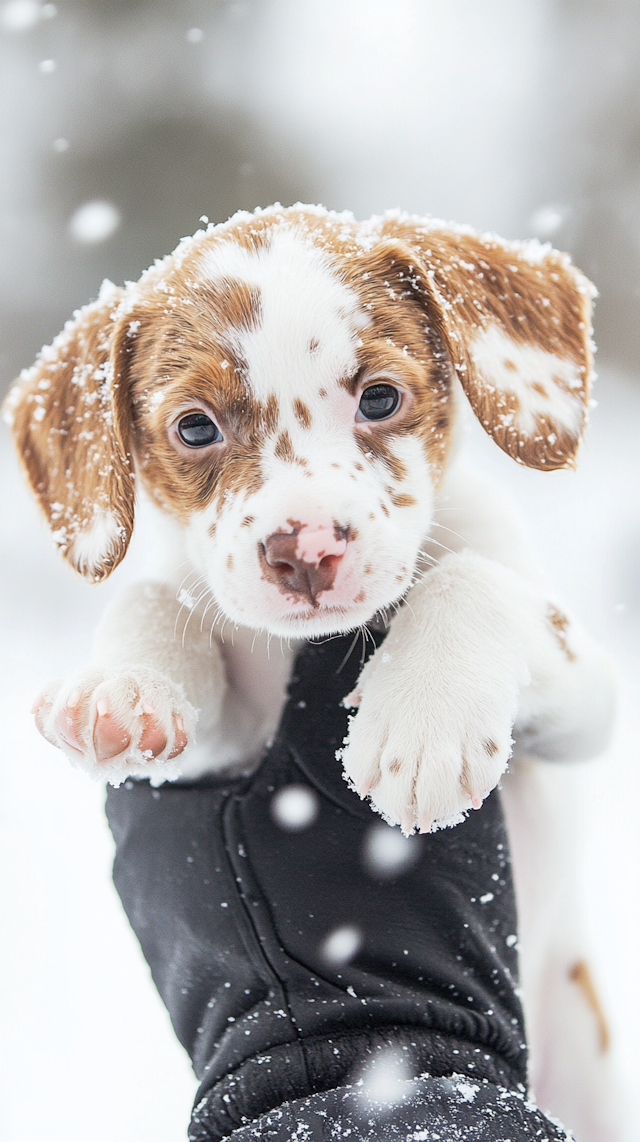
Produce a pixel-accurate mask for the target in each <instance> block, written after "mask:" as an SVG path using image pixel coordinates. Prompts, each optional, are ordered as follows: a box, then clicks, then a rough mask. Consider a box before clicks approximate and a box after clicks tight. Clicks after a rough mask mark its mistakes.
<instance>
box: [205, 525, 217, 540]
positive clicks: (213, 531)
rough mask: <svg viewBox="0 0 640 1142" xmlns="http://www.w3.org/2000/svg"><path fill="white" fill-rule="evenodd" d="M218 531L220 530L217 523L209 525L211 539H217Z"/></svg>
mask: <svg viewBox="0 0 640 1142" xmlns="http://www.w3.org/2000/svg"><path fill="white" fill-rule="evenodd" d="M217 530H218V525H217V523H216V522H215V521H214V522H213V523H210V524H209V527H208V528H207V531H208V533H209V535H210V536H211V538H212V539H215V537H216V531H217Z"/></svg>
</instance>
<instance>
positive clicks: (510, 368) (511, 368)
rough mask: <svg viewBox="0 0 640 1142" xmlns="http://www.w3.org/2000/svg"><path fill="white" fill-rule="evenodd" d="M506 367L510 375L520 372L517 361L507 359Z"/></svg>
mask: <svg viewBox="0 0 640 1142" xmlns="http://www.w3.org/2000/svg"><path fill="white" fill-rule="evenodd" d="M504 367H505V369H506V370H507V372H509V373H517V372H518V366H517V365H516V363H515V361H511V360H509V358H508V357H505V361H504Z"/></svg>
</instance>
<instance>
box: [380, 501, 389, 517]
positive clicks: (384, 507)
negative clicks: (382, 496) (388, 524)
mask: <svg viewBox="0 0 640 1142" xmlns="http://www.w3.org/2000/svg"><path fill="white" fill-rule="evenodd" d="M380 507H381V509H382V512H383V514H384V515H386V516H387V519H388V518H389V509H388V507H387V505H386V504H385V503H383V502H382V500H380Z"/></svg>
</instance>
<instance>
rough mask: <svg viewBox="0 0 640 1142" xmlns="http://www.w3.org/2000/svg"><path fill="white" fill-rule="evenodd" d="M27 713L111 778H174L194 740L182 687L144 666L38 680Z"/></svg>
mask: <svg viewBox="0 0 640 1142" xmlns="http://www.w3.org/2000/svg"><path fill="white" fill-rule="evenodd" d="M33 713H34V714H35V720H36V725H37V727H38V729H39V730H40V733H41V734H42V735H43V737H45V738H46V739H47V741H49V742H51V744H52V745H55V746H57V747H58V749H61V750H62V751H63V752H64V753H65V754H66V755H67V757H68V758H69V759H70V760H71V761H72V762H73V763H74V764H76V765H78V766H80V767H81V768H82V769H84V770H85V771H87V772H88V773H89V774H90V775H91V776H92V777H95V778H96V779H98V780H101V781H109V782H110V783H111V784H112V785H120V784H121V783H122V782H123V781H124V780H125V779H126V778H127V777H131V776H137V777H149V778H150V779H151V783H152V784H153V785H158V784H160V783H161V782H162V781H166V780H171V779H173V778H175V777H177V776H178V775H179V773H180V768H181V758H180V755H182V754H183V752H184V750H185V749H186V748H187V746H189V745H193V744H194V741H195V725H196V721H197V713H196V711H195V709H194V708H193V706H192V705H191V703H190V702H188V701H187V699H186V698H185V696H184V693H183V691H182V687H180V686H177V685H176V684H175V683H173V682H171V681H170V680H169V679H168V678H165V677H164V676H163V675H162V674H160V673H158V672H157V671H155V670H153V669H151V668H149V667H146V666H134V667H130V668H127V669H123V670H109V671H105V670H97V669H91V668H89V669H86V670H82V671H79V672H78V673H77V674H75V675H73V676H72V677H71V678H68V679H65V680H64V681H62V682H53V683H51V684H50V685H49V686H48V687H46V688H45V690H44V691H43V693H42V694H41V695H40V696H39V698H38V699H37V700H36V702H35V705H34V707H33ZM178 759H180V760H178Z"/></svg>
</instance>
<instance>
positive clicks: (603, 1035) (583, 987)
mask: <svg viewBox="0 0 640 1142" xmlns="http://www.w3.org/2000/svg"><path fill="white" fill-rule="evenodd" d="M569 979H570V980H571V981H572V982H573V983H575V984H577V985H578V987H579V988H580V991H581V992H582V994H583V996H584V998H585V999H586V1001H587V1004H588V1006H589V1007H590V1008H591V1010H592V1012H593V1014H594V1016H595V1019H596V1025H597V1028H598V1041H599V1046H600V1051H601V1053H602V1054H603V1055H605V1054H606V1053H607V1051H608V1050H609V1048H610V1046H611V1032H610V1031H609V1025H608V1023H607V1019H606V1016H605V1013H604V1011H603V1009H602V1004H601V1003H600V997H599V995H598V992H597V991H596V987H595V984H594V982H593V976H592V975H591V972H590V970H589V965H588V964H587V963H586V961H585V960H578V961H577V963H575V964H573V966H572V967H571V968H569Z"/></svg>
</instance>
